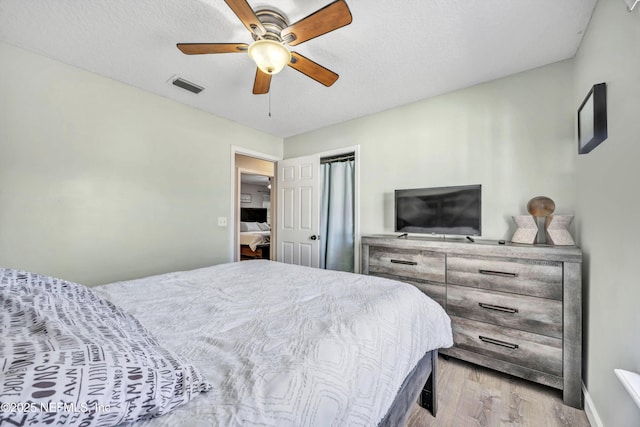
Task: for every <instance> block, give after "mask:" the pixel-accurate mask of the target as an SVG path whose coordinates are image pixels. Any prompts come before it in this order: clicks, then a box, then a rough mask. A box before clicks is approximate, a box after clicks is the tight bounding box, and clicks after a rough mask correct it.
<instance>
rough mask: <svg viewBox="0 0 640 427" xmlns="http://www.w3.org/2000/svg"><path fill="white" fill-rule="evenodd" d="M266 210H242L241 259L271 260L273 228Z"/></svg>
mask: <svg viewBox="0 0 640 427" xmlns="http://www.w3.org/2000/svg"><path fill="white" fill-rule="evenodd" d="M267 217H268V214H267V209H266V208H241V209H240V259H241V260H250V259H270V257H271V226H270V225H269V223H268V218H267Z"/></svg>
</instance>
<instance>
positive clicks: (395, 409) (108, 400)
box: [0, 260, 452, 426]
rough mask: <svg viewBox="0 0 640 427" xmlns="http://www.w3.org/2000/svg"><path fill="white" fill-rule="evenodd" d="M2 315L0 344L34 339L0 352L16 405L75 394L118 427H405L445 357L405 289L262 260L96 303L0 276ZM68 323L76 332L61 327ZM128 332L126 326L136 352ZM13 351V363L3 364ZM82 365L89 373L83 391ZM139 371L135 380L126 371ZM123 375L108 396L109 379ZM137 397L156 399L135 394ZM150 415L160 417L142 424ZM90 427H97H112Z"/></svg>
mask: <svg viewBox="0 0 640 427" xmlns="http://www.w3.org/2000/svg"><path fill="white" fill-rule="evenodd" d="M50 294H52V295H56V297H55V298H54V297H50V296H49V295H50ZM78 295H81V296H82V298H81V299H80V300H78V297H77V296H78ZM69 298H70V299H72V300H73V301H72V303H71V305H70V308H66V309H64V310H63V309H60V308H58V305H60V304H59V302H57V299H62V300H65V299H69ZM0 303H2V305H3V307H4V308H5V314H3V315H2V316H4V317H2V316H0V320H3V323H0V324H1V325H4V326H3V329H5V330H4V331H3V333H6V332H7V331H8V329H7V328H9V327H11V328H18V327H26V329H25V330H26V331H36V337H35V338H34V336H32V335H33V334H31V332H29V333H28V334H27V333H25V335H24V336H23V337H22V338H20V339H18V341H17V342H15V343H13V345H11V344H9V345H7V344H6V343H5V345H4V346H3V347H2V348H0V350H1V351H0V360H5V363H4V367H3V369H4V370H3V373H2V375H4V376H5V379H6V378H9V377H10V376H16V375H18V374H19V375H18V376H20V375H22V377H21V378H22V380H21V382H20V383H21V384H22V385H23V386H24V387H25V388H26V387H31V388H30V389H23V390H21V391H16V392H15V394H18V395H19V396H17V397H16V396H13V397H12V398H15V399H24V398H25V396H34V395H35V396H41V397H43V398H45V399H47V398H49V399H58V398H64V397H65V396H66V395H65V392H66V391H69V395H70V396H72V397H70V398H71V399H75V400H76V401H82V402H84V399H85V398H93V399H96V400H99V402H101V403H103V404H104V405H109V404H111V409H112V411H116V410H120V411H122V413H123V414H125V415H123V417H124V418H120V420H132V419H135V418H133V416H134V415H135V416H138V415H139V416H140V417H141V418H143V419H142V420H141V421H138V422H136V423H135V424H134V425H136V426H137V425H141V426H142V425H144V426H176V425H189V426H258V425H259V426H332V425H335V426H346V425H349V426H352V425H362V426H375V425H388V426H395V425H400V424H399V423H402V422H404V420H406V416H407V415H408V413H409V412H410V410H411V407H412V406H413V404H414V403H415V401H416V399H417V396H418V394H419V393H420V391H421V390H422V388H423V387H422V386H423V385H424V384H425V382H426V380H427V377H429V375H430V374H431V373H433V374H435V365H434V363H433V362H434V360H435V357H434V356H435V355H436V354H437V349H438V348H442V347H449V346H451V345H452V336H451V326H450V320H449V318H448V317H447V315H446V313H445V312H444V310H443V309H442V308H441V307H440V305H438V304H437V303H436V302H434V301H433V300H431V299H429V298H428V297H426V296H425V295H424V294H422V293H421V292H420V291H419V290H418V289H417V288H415V287H413V286H411V285H408V284H404V283H400V282H395V281H392V280H388V279H383V278H379V277H374V276H364V275H357V274H352V273H344V272H335V271H327V270H319V269H311V268H308V267H300V266H294V265H288V264H282V263H278V262H273V261H266V260H254V261H249V262H238V263H230V264H222V265H217V266H213V267H207V268H202V269H197V270H192V271H185V272H174V273H168V274H164V275H159V276H153V277H147V278H142V279H137V280H131V281H125V282H117V283H112V284H107V285H102V286H98V287H95V288H91V289H89V288H85V287H83V286H82V285H76V284H73V283H70V282H65V281H60V280H57V279H52V278H47V277H46V276H38V275H33V274H30V273H25V272H16V271H15V270H2V269H0ZM30 304H36V305H37V306H39V308H38V309H37V310H35V309H31V308H30V307H29V305H30ZM63 305H64V304H63ZM94 306H95V307H94ZM7 310H8V311H7ZM74 310H76V311H77V313H76V314H77V315H78V316H80V317H81V318H82V319H80V320H78V319H74V318H73V316H72V315H71V314H64V313H72V312H73V311H74ZM16 312H18V314H15V313H16ZM107 312H108V313H107ZM111 312H115V313H116V318H114V319H111V314H109V313H111ZM11 313H14V314H11ZM41 317H44V319H41ZM129 317H130V318H131V319H129ZM54 318H56V319H58V320H59V322H58V323H59V324H58V325H57V326H54V325H56V323H55V322H53V320H54ZM18 319H20V320H18ZM87 319H89V320H87ZM123 319H129V320H127V322H130V323H131V324H132V325H133V329H134V331H133V332H132V333H133V334H134V335H135V337H136V338H135V339H134V340H133V343H131V342H129V341H128V340H127V339H126V338H125V336H126V335H127V334H128V332H127V333H125V332H123V331H125V330H126V329H127V328H128V326H127V327H125V326H122V325H123V324H124V323H123V322H124V321H123ZM49 322H50V323H49ZM92 322H97V323H96V325H93V326H91V325H92ZM127 322H125V323H127ZM76 329H80V331H85V330H89V331H91V333H90V334H86V333H85V334H84V335H82V338H81V339H75V342H74V339H73V338H71V337H68V336H67V335H68V334H71V333H72V332H73V331H74V330H76ZM139 329H142V331H140V330H139ZM144 330H147V331H148V333H149V337H146V336H145V334H144V332H145V331H144ZM54 331H55V333H56V336H55V337H53V338H52V337H51V336H47V333H52V332H54ZM38 334H40V335H41V336H40V335H38ZM11 335H16V333H15V331H13V332H12V333H11ZM18 335H19V334H18ZM91 336H96V337H98V338H97V342H89V341H90V337H91ZM3 338H4V337H3ZM25 340H27V341H28V340H31V341H34V340H35V342H33V343H32V344H29V345H27V344H26V343H25ZM111 340H114V341H115V344H107V343H106V342H111ZM56 343H57V344H56ZM56 346H59V347H61V348H62V350H63V351H62V353H64V351H67V352H69V355H68V357H66V358H65V357H64V356H62V353H60V352H56V350H55V348H56ZM156 346H157V347H158V348H157V349H156ZM10 348H13V349H14V350H16V349H17V353H18V354H17V355H16V354H14V355H13V356H12V355H8V354H6V353H7V352H8V351H9V349H10ZM105 348H106V349H105ZM83 349H84V350H83ZM31 351H35V352H36V353H39V352H43V353H45V354H36V355H31V354H28V353H29V352H31ZM2 352H4V353H5V354H3V353H2ZM123 354H124V356H123ZM149 354H151V356H149ZM2 357H4V359H2ZM149 357H150V359H149ZM45 360H46V361H45ZM82 360H85V362H86V363H87V364H89V365H90V366H88V367H87V368H86V369H85V370H84V373H85V375H84V377H83V376H82V375H79V374H78V372H80V371H79V369H80V367H79V366H77V365H81V362H82ZM27 361H28V362H27ZM36 361H37V363H36ZM136 361H137V362H138V363H139V364H141V365H142V368H136V367H135V366H133V367H130V366H129V365H134V364H135V363H134V362H136ZM32 362H33V363H32ZM119 364H123V367H122V369H121V370H120V374H119V375H116V376H115V377H113V378H116V380H114V381H115V383H114V381H113V380H111V379H110V378H112V377H110V374H109V372H107V371H108V366H109V367H110V366H112V365H113V366H119ZM50 365H52V366H53V367H52V366H50ZM106 365H108V366H106ZM12 367H14V368H16V369H13V368H12ZM17 368H19V369H17ZM37 368H40V369H41V370H45V371H46V372H51V375H50V376H49V377H47V376H46V375H45V376H43V374H42V373H41V372H38V371H37ZM152 368H154V369H155V370H153V369H152ZM29 369H31V370H33V371H34V372H31V373H26V374H25V373H24V371H25V370H29ZM67 369H68V371H67ZM152 371H153V372H152ZM174 371H175V372H178V373H177V374H175V375H172V372H174ZM25 375H26V377H25ZM38 375H40V377H39V378H40V379H38ZM12 378H13V377H12ZM12 378H9V379H10V380H11V379H12ZM96 378H102V379H103V380H104V381H102V382H100V383H96ZM171 378H174V381H173V383H172V382H171V381H170V379H171ZM83 380H84V381H86V384H84V383H83ZM16 381H17V380H16ZM132 382H133V384H131V383H132ZM0 383H1V382H0ZM136 383H143V385H144V384H148V383H153V384H154V385H152V386H149V387H147V388H143V385H140V389H139V390H138V389H137V388H136V387H137V386H136V385H135V384H136ZM16 384H17V383H16ZM56 384H57V385H56ZM69 384H72V385H73V386H72V387H70V386H69ZM172 384H173V385H172ZM48 388H51V389H52V390H51V392H50V393H49V392H47V393H43V392H46V391H47V390H48ZM74 390H75V391H74ZM80 390H82V392H81V391H80ZM153 390H157V392H158V393H159V394H162V395H163V396H164V397H163V398H162V399H160V402H155V401H153V399H152V395H153V394H154V392H153ZM91 391H93V392H94V393H93V394H92V395H87V393H89V392H91ZM138 391H139V393H138V394H139V395H140V396H138V395H133V394H135V393H134V392H138ZM20 393H23V394H20ZM74 393H76V394H74ZM78 393H79V394H78ZM82 393H85V394H82ZM121 394H122V395H124V396H120V395H121ZM130 395H132V397H131V399H132V400H131V402H129V401H128V400H127V399H126V398H125V397H129V396H130ZM134 397H138V398H141V400H140V401H135V400H133V398H134ZM156 400H157V399H156ZM5 401H6V400H3V402H5ZM149 401H152V403H153V405H152V404H151V403H149ZM145 402H146V403H145ZM154 405H155V406H154ZM158 408H159V409H158ZM126 414H129V418H127V417H126ZM153 414H156V415H159V414H164V415H161V416H158V417H155V418H151V419H144V418H145V416H149V415H153ZM0 415H2V414H0ZM5 415H6V414H5ZM19 415H20V414H17V415H16V416H19ZM85 415H86V414H85ZM2 416H4V415H2ZM32 416H35V415H32ZM51 416H53V417H55V416H59V414H56V413H54V414H52V415H51ZM93 416H94V417H95V419H94V422H96V423H98V421H96V420H100V419H101V420H102V421H105V420H106V418H100V417H106V416H107V415H106V414H105V413H102V414H99V413H98V414H96V413H94V414H93ZM109 416H111V420H118V418H117V417H116V415H115V413H114V412H111V413H110V414H109ZM56 420H58V419H57V418H56ZM67 420H68V419H67Z"/></svg>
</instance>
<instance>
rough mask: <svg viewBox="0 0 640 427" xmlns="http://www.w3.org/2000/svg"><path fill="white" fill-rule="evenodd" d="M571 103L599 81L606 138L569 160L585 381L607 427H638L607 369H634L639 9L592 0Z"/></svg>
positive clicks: (639, 355)
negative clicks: (572, 163)
mask: <svg viewBox="0 0 640 427" xmlns="http://www.w3.org/2000/svg"><path fill="white" fill-rule="evenodd" d="M575 68H576V72H575V76H576V78H575V95H574V99H573V104H574V105H576V106H577V105H579V104H580V102H582V100H583V98H584V97H585V95H586V94H587V92H588V91H589V88H590V87H591V86H592V85H593V84H595V83H601V82H606V83H607V110H608V130H609V137H608V138H607V139H606V140H605V141H604V142H603V143H602V144H601V145H600V146H598V147H597V148H596V149H595V150H593V151H592V152H591V153H589V154H586V155H581V156H578V159H577V183H578V186H577V189H578V202H577V203H578V204H577V211H578V212H579V216H578V219H579V221H578V223H577V225H576V226H577V228H578V230H579V233H580V245H581V246H582V248H583V250H584V252H585V254H586V263H585V281H584V289H585V296H586V299H585V304H586V305H585V314H586V315H585V319H586V323H585V349H586V371H585V383H586V385H587V389H588V390H589V394H590V395H591V397H592V399H593V401H594V404H595V407H596V408H597V410H598V413H599V415H600V417H601V418H602V422H603V425H605V426H607V427H622V426H624V427H627V426H628V427H631V426H640V409H639V408H638V407H637V406H636V405H635V404H634V403H633V401H632V400H631V397H629V395H628V394H627V393H626V391H625V390H624V389H623V387H622V384H620V382H619V381H618V379H617V377H616V376H615V375H614V373H613V369H614V368H623V369H627V370H631V371H636V372H640V309H639V308H638V303H639V302H640V279H639V277H638V268H637V267H638V266H637V265H636V264H637V263H638V260H639V255H640V239H639V238H638V236H637V230H638V218H639V217H640V215H639V214H638V212H639V211H640V199H638V194H640V190H639V189H638V183H640V167H639V164H638V162H639V161H640V10H635V11H634V12H633V13H628V12H627V11H626V10H625V5H624V2H623V1H621V0H599V1H598V4H597V5H596V9H595V12H594V14H593V17H592V19H591V23H590V24H589V27H588V29H587V32H586V33H585V36H584V39H583V42H582V45H581V47H580V49H579V51H578V53H577V55H576V57H575Z"/></svg>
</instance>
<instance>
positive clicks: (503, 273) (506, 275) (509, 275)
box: [478, 270, 518, 277]
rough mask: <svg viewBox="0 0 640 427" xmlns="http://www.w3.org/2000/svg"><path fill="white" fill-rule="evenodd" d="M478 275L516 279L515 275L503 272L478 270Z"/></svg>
mask: <svg viewBox="0 0 640 427" xmlns="http://www.w3.org/2000/svg"><path fill="white" fill-rule="evenodd" d="M478 273H480V274H486V275H487V276H500V277H518V275H517V274H516V273H505V272H504V271H492V270H478Z"/></svg>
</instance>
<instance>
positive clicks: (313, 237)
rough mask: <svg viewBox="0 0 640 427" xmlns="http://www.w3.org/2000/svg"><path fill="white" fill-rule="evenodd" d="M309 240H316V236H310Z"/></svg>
mask: <svg viewBox="0 0 640 427" xmlns="http://www.w3.org/2000/svg"><path fill="white" fill-rule="evenodd" d="M309 238H310V239H311V240H318V236H316V235H315V234H314V235H312V236H311V237H309Z"/></svg>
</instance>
